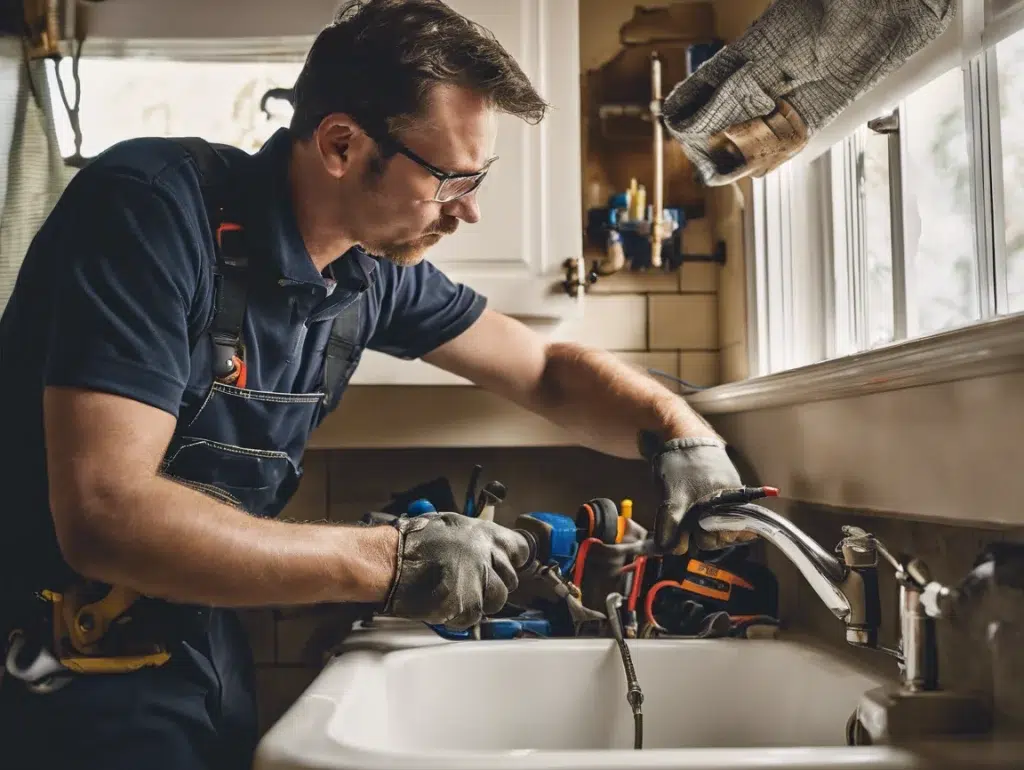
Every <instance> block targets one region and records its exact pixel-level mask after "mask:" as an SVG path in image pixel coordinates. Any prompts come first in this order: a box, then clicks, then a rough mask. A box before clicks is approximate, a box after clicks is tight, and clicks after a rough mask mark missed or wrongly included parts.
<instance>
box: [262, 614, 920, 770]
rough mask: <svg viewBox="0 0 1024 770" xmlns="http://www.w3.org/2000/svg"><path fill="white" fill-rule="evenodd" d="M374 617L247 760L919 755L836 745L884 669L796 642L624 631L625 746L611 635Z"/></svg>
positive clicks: (448, 763)
mask: <svg viewBox="0 0 1024 770" xmlns="http://www.w3.org/2000/svg"><path fill="white" fill-rule="evenodd" d="M378 623H379V625H380V627H379V628H376V629H371V630H363V631H356V632H354V633H353V635H352V637H351V638H350V639H349V640H348V641H347V643H346V645H345V647H344V648H343V650H342V652H341V654H340V655H339V656H338V657H336V658H334V659H333V660H332V661H331V663H330V664H329V665H328V666H326V667H325V669H324V671H323V672H322V673H321V674H320V676H319V677H318V678H317V679H316V680H315V681H314V682H313V684H312V685H311V686H310V687H309V689H308V690H307V691H306V692H305V693H304V694H303V695H302V696H301V697H300V698H299V700H298V701H297V702H296V703H295V705H294V706H293V707H292V708H291V709H290V710H289V711H288V713H287V714H285V716H284V717H282V719H281V720H280V721H279V722H278V723H277V724H276V725H274V726H273V727H272V728H271V730H270V731H269V732H268V733H267V735H266V736H265V737H264V739H263V741H262V742H261V744H260V746H259V749H258V751H257V756H256V763H255V765H254V767H255V768H256V770H271V769H273V770H282V769H284V768H288V769H289V770H298V768H320V769H326V768H337V769H338V770H341V769H343V768H344V769H349V768H353V769H354V768H360V769H361V770H371V769H372V770H377V769H379V768H395V770H398V769H400V768H401V769H406V768H408V769H410V770H411V769H412V768H437V769H438V770H440V769H441V768H444V770H463V769H464V768H480V769H481V770H482V769H483V768H488V769H498V768H510V769H511V768H560V769H562V770H568V769H569V768H573V769H576V768H579V769H580V770H582V769H583V768H627V767H650V768H687V769H688V770H690V769H693V768H705V769H706V770H740V768H766V767H778V768H782V767H786V768H801V769H804V770H810V768H823V769H824V768H836V767H839V768H844V769H845V770H861V769H862V768H863V769H864V770H868V769H869V768H870V769H871V770H882V769H883V768H884V769H885V770H910V769H911V768H915V769H916V768H920V767H925V766H929V767H931V766H932V765H926V764H924V763H923V762H922V760H921V757H920V756H917V755H914V754H911V753H910V752H908V751H906V750H903V749H899V748H894V747H881V746H879V747H847V746H846V745H845V726H846V720H847V718H848V717H849V716H850V714H851V713H852V712H853V710H854V709H855V708H856V706H857V702H858V700H859V699H860V697H861V695H862V694H863V693H864V691H865V690H868V689H871V688H873V687H876V686H878V685H880V684H883V683H884V680H882V679H880V678H879V677H877V676H874V675H872V674H871V673H869V672H868V671H866V670H863V669H860V668H857V667H855V666H854V665H852V664H850V663H847V662H845V661H841V660H839V659H838V658H836V657H834V656H832V655H830V654H828V653H826V652H824V651H823V650H821V649H820V648H818V647H816V646H813V645H811V644H809V643H806V642H800V641H794V640H784V639H775V640H727V639H717V640H637V641H631V642H630V643H629V647H630V651H631V654H632V657H633V662H634V665H635V667H636V673H637V678H638V679H639V682H640V686H641V688H642V689H643V693H644V703H643V713H644V718H643V722H644V724H643V727H644V750H643V751H639V752H638V751H634V750H633V749H632V745H633V718H632V713H631V711H630V710H629V706H628V704H627V703H626V697H625V695H626V686H625V676H624V673H623V668H622V662H621V658H620V657H619V653H618V649H617V647H616V645H615V643H614V641H612V640H610V639H551V640H516V641H482V642H480V641H478V642H472V641H468V642H458V641H455V642H453V641H445V640H442V639H440V638H439V637H437V636H436V635H435V634H433V633H432V632H431V631H429V630H428V629H426V628H425V627H423V626H422V625H418V624H408V623H406V624H403V623H402V622H401V621H397V622H395V623H387V622H380V621H378ZM378 623H375V624H374V625H375V626H376V625H378Z"/></svg>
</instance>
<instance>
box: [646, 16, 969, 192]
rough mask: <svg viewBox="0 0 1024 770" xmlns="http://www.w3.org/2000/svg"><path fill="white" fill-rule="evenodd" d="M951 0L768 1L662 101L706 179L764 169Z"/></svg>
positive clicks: (875, 74)
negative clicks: (736, 35)
mask: <svg viewBox="0 0 1024 770" xmlns="http://www.w3.org/2000/svg"><path fill="white" fill-rule="evenodd" d="M956 10H957V3H956V2H955V1H954V0H899V2H894V1H893V0H857V2H849V0H775V2H773V3H772V4H771V5H770V7H769V8H768V9H767V10H766V11H765V12H764V14H763V15H762V16H761V17H760V18H759V19H757V21H756V22H754V23H753V24H751V25H750V27H748V28H747V30H746V32H744V33H743V35H741V36H740V37H739V39H737V40H735V41H733V42H731V43H729V44H728V45H726V46H725V47H724V48H723V49H722V50H721V51H719V52H718V53H717V54H715V56H713V57H712V58H711V59H709V60H708V61H707V62H705V63H704V64H703V65H702V66H701V67H700V68H699V69H698V70H697V71H696V72H694V73H693V74H692V75H691V76H690V77H688V78H686V80H683V81H682V82H680V83H678V84H677V85H676V86H675V87H674V88H672V90H671V91H670V93H669V94H668V96H667V97H666V99H665V102H664V105H663V108H662V112H663V115H664V119H665V126H666V128H667V129H668V131H669V133H670V135H672V136H673V137H674V138H675V139H676V140H677V141H678V142H679V143H680V145H681V146H682V148H683V151H684V152H685V153H686V155H687V156H688V157H689V159H690V160H691V161H692V162H693V164H694V166H695V167H696V170H697V173H698V174H699V175H700V177H701V180H702V181H703V182H704V184H707V185H722V184H727V183H729V182H730V181H733V180H735V179H739V178H741V177H743V176H747V175H749V174H752V175H754V176H763V175H764V174H765V173H767V172H768V171H770V170H771V169H773V168H775V167H776V166H778V165H779V164H781V163H783V162H784V161H786V160H787V159H788V158H790V157H792V155H794V154H795V153H796V152H799V151H800V150H802V149H803V147H804V146H805V145H806V143H807V141H808V140H809V138H810V137H812V136H814V135H815V134H816V133H818V131H820V130H821V129H822V128H824V127H825V126H827V125H828V124H830V123H831V122H832V121H833V120H834V119H835V118H836V116H837V115H839V114H840V113H841V112H842V111H843V110H844V109H845V108H846V107H847V106H849V104H850V103H851V102H853V101H854V100H855V99H856V98H857V97H858V96H860V95H861V94H863V93H865V92H866V91H868V90H869V89H870V88H872V87H873V86H874V85H875V84H877V83H878V82H879V81H880V80H881V79H882V78H883V77H885V76H886V75H888V74H890V73H891V72H893V71H894V70H896V69H898V68H899V67H901V66H902V65H903V64H904V62H906V61H907V60H908V59H909V58H910V57H911V56H913V55H914V54H915V53H917V51H919V50H920V49H922V48H924V47H925V46H926V45H927V44H928V43H929V42H931V41H932V40H934V39H935V38H937V37H938V36H939V35H940V34H942V32H944V31H945V30H946V28H947V27H948V26H949V25H950V24H951V23H952V21H953V20H954V19H955V18H956V16H957V12H956Z"/></svg>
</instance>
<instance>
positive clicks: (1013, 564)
mask: <svg viewBox="0 0 1024 770" xmlns="http://www.w3.org/2000/svg"><path fill="white" fill-rule="evenodd" d="M697 523H698V525H699V526H700V528H701V529H703V530H705V531H707V532H737V531H741V530H746V531H750V532H755V533H756V534H758V535H760V536H761V537H762V538H764V539H765V540H767V541H768V542H770V543H771V544H772V545H774V546H775V547H776V548H778V549H779V550H780V551H782V552H783V553H784V554H785V555H786V556H787V557H788V558H789V560H790V561H792V562H793V564H795V565H796V567H797V568H798V569H799V570H800V572H801V574H802V575H803V576H804V578H806V580H807V582H808V583H810V584H811V587H812V588H813V589H814V591H815V592H816V593H817V594H818V596H819V597H821V599H822V600H823V601H824V602H825V604H826V606H828V608H829V609H830V610H831V611H832V613H833V614H834V615H835V616H836V617H837V618H839V619H840V620H842V621H843V622H844V623H845V624H846V641H847V642H849V643H850V644H852V645H854V646H857V647H866V648H871V649H876V650H881V651H883V652H886V653H889V654H891V655H893V656H895V657H896V658H897V660H898V661H899V670H900V679H899V686H898V688H896V689H895V690H894V689H892V688H889V687H877V688H874V689H872V690H869V691H868V692H866V693H864V695H863V697H862V699H861V701H860V703H859V705H858V706H857V709H856V711H854V713H853V714H852V715H851V717H850V721H849V722H848V723H847V740H848V742H849V743H850V744H851V745H856V744H863V743H884V742H890V743H891V742H901V741H905V740H914V739H916V738H921V737H924V736H928V735H952V734H974V735H979V734H985V733H988V732H990V731H991V729H992V727H993V717H994V715H993V713H992V704H991V702H990V699H989V698H988V697H987V696H983V695H980V694H978V693H971V692H956V691H951V690H942V689H941V688H940V687H939V673H938V644H937V641H936V628H935V621H936V620H939V619H950V618H956V617H958V616H960V615H961V613H964V614H966V612H965V610H967V608H968V606H970V605H973V606H977V604H978V599H979V598H980V597H981V595H982V594H983V593H984V592H986V591H989V590H993V589H996V588H1003V587H1006V588H1011V589H1014V590H1016V591H1018V592H1019V591H1024V544H1021V543H998V544H992V545H990V546H989V547H988V548H987V549H986V550H985V551H983V552H982V553H981V555H979V557H978V559H977V561H976V562H975V566H974V569H972V570H971V572H970V573H969V574H968V575H967V576H966V577H965V578H964V579H963V580H962V581H961V582H960V583H959V584H958V585H957V586H956V587H950V586H946V585H943V584H942V583H939V582H938V581H935V580H933V579H932V578H931V574H930V572H929V570H928V567H927V566H926V565H925V564H924V563H923V562H922V561H921V560H920V559H916V558H912V557H903V558H897V557H896V556H894V555H893V554H892V553H891V552H890V551H889V550H888V549H887V548H886V547H885V546H884V545H883V544H882V543H881V542H880V541H879V540H878V539H877V538H876V537H875V536H874V535H872V534H870V533H868V532H865V531H864V530H863V529H860V528H859V527H851V526H844V527H843V539H842V540H841V541H840V542H839V544H838V546H836V551H837V552H838V553H839V554H841V556H842V558H841V559H840V558H837V557H835V556H832V555H831V554H829V553H826V552H825V550H824V549H822V548H821V546H819V545H818V543H816V542H815V541H814V540H813V539H811V538H810V537H808V536H807V535H806V534H805V533H804V532H802V531H800V529H799V528H798V527H796V526H795V525H794V524H793V523H792V522H791V521H789V520H788V519H785V518H783V517H782V516H780V515H779V514H777V513H775V512H774V511H771V510H769V509H767V508H763V507H761V506H759V505H754V504H753V503H742V504H737V505H733V506H722V507H719V508H712V509H710V510H707V511H705V512H703V513H701V514H699V515H698V522H697ZM879 556H881V557H882V559H883V560H885V561H886V562H887V563H888V564H889V565H890V566H891V567H892V568H893V570H894V571H895V573H896V581H897V583H898V584H899V591H900V596H899V616H900V628H899V645H898V647H897V649H895V650H893V649H888V648H885V647H883V646H881V645H879V643H878V628H879V625H880V620H881V612H880V603H879V589H878V561H879V558H878V557H879ZM1004 620H1006V619H1005V618H1004ZM1013 620H1016V618H1013Z"/></svg>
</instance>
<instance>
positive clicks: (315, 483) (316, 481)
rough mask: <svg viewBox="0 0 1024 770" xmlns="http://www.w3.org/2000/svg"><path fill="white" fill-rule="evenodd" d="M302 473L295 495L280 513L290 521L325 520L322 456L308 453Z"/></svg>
mask: <svg viewBox="0 0 1024 770" xmlns="http://www.w3.org/2000/svg"><path fill="white" fill-rule="evenodd" d="M303 466H304V469H305V470H304V473H303V476H302V480H301V481H300V482H299V488H298V489H297V490H295V495H294V496H293V497H292V499H291V500H290V501H289V502H288V505H287V506H285V509H284V510H283V511H282V512H281V518H283V519H290V520H292V521H323V520H326V518H327V466H326V461H325V458H324V457H323V455H321V454H319V453H317V452H309V453H307V454H306V456H305V459H304V460H303Z"/></svg>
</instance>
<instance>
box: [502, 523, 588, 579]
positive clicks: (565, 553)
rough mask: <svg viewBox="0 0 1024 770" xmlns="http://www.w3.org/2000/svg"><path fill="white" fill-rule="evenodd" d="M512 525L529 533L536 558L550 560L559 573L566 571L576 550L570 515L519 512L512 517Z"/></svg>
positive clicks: (545, 563) (576, 545) (542, 561)
mask: <svg viewBox="0 0 1024 770" xmlns="http://www.w3.org/2000/svg"><path fill="white" fill-rule="evenodd" d="M516 528H517V529H522V530H525V531H527V532H529V533H530V534H531V535H533V538H534V541H535V542H536V546H537V554H536V558H537V560H538V561H540V563H541V564H544V565H547V564H551V563H552V562H554V563H555V564H557V565H558V569H559V570H561V572H562V574H563V575H567V574H569V572H570V570H572V565H573V564H574V563H575V561H576V552H577V550H579V543H578V542H577V532H576V520H575V519H574V518H572V517H571V516H566V515H565V514H563V513H547V512H544V511H536V512H533V513H523V514H520V515H519V517H518V518H517V519H516Z"/></svg>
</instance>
